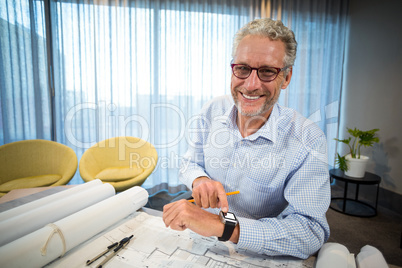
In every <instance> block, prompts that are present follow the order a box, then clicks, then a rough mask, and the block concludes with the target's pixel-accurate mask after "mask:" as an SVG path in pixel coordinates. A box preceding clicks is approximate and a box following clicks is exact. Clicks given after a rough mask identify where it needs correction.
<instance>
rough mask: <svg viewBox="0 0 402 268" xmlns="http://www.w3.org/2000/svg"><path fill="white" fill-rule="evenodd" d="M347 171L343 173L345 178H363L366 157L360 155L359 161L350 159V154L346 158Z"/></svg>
mask: <svg viewBox="0 0 402 268" xmlns="http://www.w3.org/2000/svg"><path fill="white" fill-rule="evenodd" d="M346 160H347V166H348V171H346V172H345V175H346V176H349V177H354V178H363V177H364V174H365V173H366V165H367V162H368V160H369V157H368V156H365V155H360V159H358V158H352V157H351V156H350V154H348V155H347V156H346Z"/></svg>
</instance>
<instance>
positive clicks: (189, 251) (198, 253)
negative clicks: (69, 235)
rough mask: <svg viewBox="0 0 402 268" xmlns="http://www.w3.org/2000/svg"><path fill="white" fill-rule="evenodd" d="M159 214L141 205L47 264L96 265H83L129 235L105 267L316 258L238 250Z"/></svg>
mask: <svg viewBox="0 0 402 268" xmlns="http://www.w3.org/2000/svg"><path fill="white" fill-rule="evenodd" d="M8 203H9V202H8ZM0 207H1V205H0ZM161 215H162V212H160V211H156V210H153V209H149V208H142V209H141V210H140V211H139V212H135V213H133V214H131V215H129V216H128V217H126V218H125V219H123V220H121V221H119V222H117V223H116V224H114V225H113V226H110V227H109V228H107V229H106V230H104V231H102V232H101V233H99V234H97V235H95V236H94V237H92V238H91V239H89V240H87V241H86V242H84V243H82V244H81V245H79V246H77V247H75V248H73V249H72V250H70V251H68V252H67V253H66V255H65V256H63V257H62V258H59V259H56V260H55V261H53V262H51V263H50V264H48V265H47V266H46V267H96V265H98V264H99V263H100V262H101V261H102V258H104V257H102V258H101V259H99V260H98V261H96V262H94V263H93V264H92V265H90V266H86V265H85V264H86V261H87V260H88V259H92V258H93V257H94V256H95V255H97V254H98V253H100V252H102V251H103V250H105V249H106V247H107V246H109V245H110V244H112V243H113V242H118V241H120V240H121V239H122V238H124V237H127V236H129V235H131V234H133V235H134V237H133V239H132V240H131V241H130V243H129V244H128V245H127V247H126V248H125V249H123V250H122V251H120V252H119V253H118V255H117V256H115V257H114V258H113V259H112V260H110V261H109V262H108V263H106V265H105V266H104V267H106V268H108V267H110V268H112V267H119V268H121V267H123V268H124V267H174V268H177V267H179V268H180V267H285V265H286V267H288V268H289V267H291V268H292V267H295V268H296V267H314V262H315V257H310V258H309V259H307V260H300V259H296V258H292V257H268V256H263V255H258V254H256V253H253V252H237V251H236V247H235V245H234V244H233V243H231V242H225V243H222V242H219V241H217V239H216V238H214V237H202V236H199V235H198V234H196V233H194V232H192V231H190V230H186V231H184V232H178V231H174V230H171V229H170V228H166V227H165V225H164V223H163V221H162V218H161V217H160V216H161Z"/></svg>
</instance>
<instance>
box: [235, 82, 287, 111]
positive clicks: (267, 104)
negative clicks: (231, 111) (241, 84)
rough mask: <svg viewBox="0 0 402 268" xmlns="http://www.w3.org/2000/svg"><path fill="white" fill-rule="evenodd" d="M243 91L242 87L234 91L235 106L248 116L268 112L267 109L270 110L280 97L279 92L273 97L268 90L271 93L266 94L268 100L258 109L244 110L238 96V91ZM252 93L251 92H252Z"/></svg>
mask: <svg viewBox="0 0 402 268" xmlns="http://www.w3.org/2000/svg"><path fill="white" fill-rule="evenodd" d="M238 92H241V90H240V88H238V87H237V88H235V89H234V92H233V91H232V97H233V100H234V103H235V106H236V108H237V110H238V111H239V112H240V114H241V115H243V116H247V117H254V116H260V115H262V114H264V113H266V112H267V111H269V110H270V109H271V108H272V107H273V106H274V105H275V103H277V101H278V99H279V95H280V94H279V92H278V94H275V95H274V96H273V97H271V96H272V95H271V93H270V92H268V94H269V95H265V96H266V101H265V102H264V104H263V105H261V106H260V107H259V108H258V109H257V110H254V111H244V110H243V109H242V107H241V105H240V102H239V100H238V98H237V93H238ZM250 95H251V94H250Z"/></svg>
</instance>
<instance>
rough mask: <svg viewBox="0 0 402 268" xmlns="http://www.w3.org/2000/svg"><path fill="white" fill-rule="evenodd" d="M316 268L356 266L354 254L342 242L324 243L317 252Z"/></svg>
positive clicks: (352, 267) (350, 267) (353, 267)
mask: <svg viewBox="0 0 402 268" xmlns="http://www.w3.org/2000/svg"><path fill="white" fill-rule="evenodd" d="M315 267H316V268H356V262H355V258H354V255H353V254H351V253H350V252H349V250H348V249H347V248H346V247H345V246H344V245H342V244H338V243H331V242H328V243H325V244H324V245H323V246H322V247H321V249H320V251H319V252H318V256H317V260H316V265H315Z"/></svg>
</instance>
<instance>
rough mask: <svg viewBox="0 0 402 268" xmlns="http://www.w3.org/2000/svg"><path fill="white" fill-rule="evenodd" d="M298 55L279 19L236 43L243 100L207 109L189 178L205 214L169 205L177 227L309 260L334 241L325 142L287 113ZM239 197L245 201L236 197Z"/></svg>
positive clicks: (234, 83) (236, 97) (245, 31)
mask: <svg viewBox="0 0 402 268" xmlns="http://www.w3.org/2000/svg"><path fill="white" fill-rule="evenodd" d="M296 47H297V43H296V40H295V38H294V34H293V32H292V31H291V30H289V29H288V28H286V27H285V26H284V25H283V24H282V22H280V21H273V20H271V19H258V20H254V21H252V22H250V23H248V24H247V25H246V26H244V27H243V28H242V29H240V30H239V32H238V33H237V34H236V36H235V39H234V45H233V52H232V56H233V61H232V64H231V67H232V78H231V93H232V99H233V100H232V99H231V98H230V97H228V96H224V97H219V98H216V99H214V100H212V101H211V102H210V103H208V104H207V105H206V106H205V107H204V108H203V110H202V111H201V115H200V117H199V120H197V127H196V129H197V131H196V132H195V137H194V140H192V141H193V144H190V148H189V150H188V152H187V153H186V155H185V156H184V158H183V163H182V167H181V170H180V179H181V181H182V182H183V183H185V184H186V185H187V186H188V187H189V188H190V189H192V195H193V197H194V199H195V203H196V205H194V204H193V203H190V202H188V201H185V200H180V201H177V202H174V203H171V204H168V205H166V206H165V207H164V209H163V220H164V222H165V224H166V226H167V227H168V226H170V227H171V228H172V229H174V230H184V229H186V228H189V229H191V230H193V231H194V232H196V233H198V234H200V235H203V236H217V237H218V238H219V239H220V240H221V241H225V240H230V241H232V242H233V243H236V244H237V247H238V248H239V249H246V250H251V251H255V252H258V253H261V254H267V255H291V256H296V257H299V258H308V256H309V255H311V254H314V253H315V252H316V251H318V250H319V249H320V247H321V246H322V244H323V243H324V242H325V241H326V240H327V239H328V237H329V227H328V223H327V221H326V217H325V213H326V211H327V209H328V206H329V203H330V186H329V175H328V168H327V164H326V163H325V161H323V159H324V160H326V138H325V135H324V134H323V132H322V131H321V130H320V129H319V128H318V127H317V126H316V125H315V124H313V123H312V122H311V121H309V120H307V119H306V118H304V117H303V116H301V115H300V114H299V113H297V112H296V111H294V110H292V109H289V108H286V107H282V106H280V105H279V104H277V100H278V98H279V94H280V91H281V89H285V88H286V87H287V86H288V85H289V83H290V80H291V77H292V66H293V64H294V60H295V58H296ZM236 190H239V191H240V193H239V194H237V195H231V196H226V193H228V192H231V191H236ZM219 209H220V210H221V212H220V213H219V214H220V215H218V214H217V213H218V211H219ZM228 211H230V212H231V213H227V214H226V212H228ZM232 213H233V214H234V215H233V214H232ZM235 218H237V219H235Z"/></svg>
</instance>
